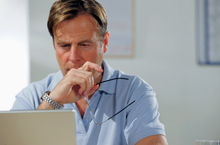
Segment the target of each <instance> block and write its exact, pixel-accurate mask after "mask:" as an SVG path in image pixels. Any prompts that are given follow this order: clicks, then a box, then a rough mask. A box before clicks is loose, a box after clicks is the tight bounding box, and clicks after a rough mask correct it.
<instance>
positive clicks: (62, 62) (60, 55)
mask: <svg viewBox="0 0 220 145" xmlns="http://www.w3.org/2000/svg"><path fill="white" fill-rule="evenodd" d="M56 58H57V61H58V63H59V65H60V67H61V66H64V65H65V63H66V60H67V59H68V57H67V55H66V54H65V53H62V52H61V51H59V49H58V50H56Z"/></svg>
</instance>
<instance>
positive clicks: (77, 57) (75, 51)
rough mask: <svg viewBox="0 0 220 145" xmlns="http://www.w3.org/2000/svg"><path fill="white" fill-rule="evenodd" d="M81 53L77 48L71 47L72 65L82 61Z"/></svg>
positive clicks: (70, 59) (70, 57)
mask: <svg viewBox="0 0 220 145" xmlns="http://www.w3.org/2000/svg"><path fill="white" fill-rule="evenodd" d="M80 58H81V57H80V51H79V50H78V49H77V47H76V46H71V49H70V54H69V61H71V62H72V63H75V62H77V61H80Z"/></svg>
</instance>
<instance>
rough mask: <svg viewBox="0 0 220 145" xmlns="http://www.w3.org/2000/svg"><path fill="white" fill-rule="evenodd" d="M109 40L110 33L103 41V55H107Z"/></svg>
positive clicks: (107, 33)
mask: <svg viewBox="0 0 220 145" xmlns="http://www.w3.org/2000/svg"><path fill="white" fill-rule="evenodd" d="M108 40H109V32H108V31H107V32H106V33H105V35H104V39H103V53H105V52H106V51H107V49H108Z"/></svg>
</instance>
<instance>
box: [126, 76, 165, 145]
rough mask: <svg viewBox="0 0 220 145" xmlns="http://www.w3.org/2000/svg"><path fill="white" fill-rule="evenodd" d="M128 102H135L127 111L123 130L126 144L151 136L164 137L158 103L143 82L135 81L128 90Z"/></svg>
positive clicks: (150, 89)
mask: <svg viewBox="0 0 220 145" xmlns="http://www.w3.org/2000/svg"><path fill="white" fill-rule="evenodd" d="M130 94H131V97H130V102H132V101H133V100H135V104H134V106H133V107H131V108H130V110H128V113H127V123H126V127H125V130H124V133H125V137H126V139H127V143H128V144H129V145H134V144H135V143H137V142H138V141H139V140H141V139H143V138H145V137H148V136H151V135H159V134H160V135H164V136H165V129H164V125H163V124H162V123H161V122H160V121H159V116H160V113H159V112H158V102H157V99H156V94H155V92H154V91H153V89H152V88H151V87H150V86H149V85H148V84H147V83H146V82H144V81H143V80H141V79H139V78H138V79H136V80H135V81H134V83H133V85H132V87H131V88H130Z"/></svg>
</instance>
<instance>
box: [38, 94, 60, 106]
mask: <svg viewBox="0 0 220 145" xmlns="http://www.w3.org/2000/svg"><path fill="white" fill-rule="evenodd" d="M49 95H50V91H46V92H45V93H44V94H43V95H42V96H41V100H44V101H46V102H47V103H48V104H50V106H52V107H53V108H54V109H62V108H63V107H64V106H62V105H60V104H59V103H57V102H56V101H55V100H54V99H52V98H51V97H50V96H49Z"/></svg>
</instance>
